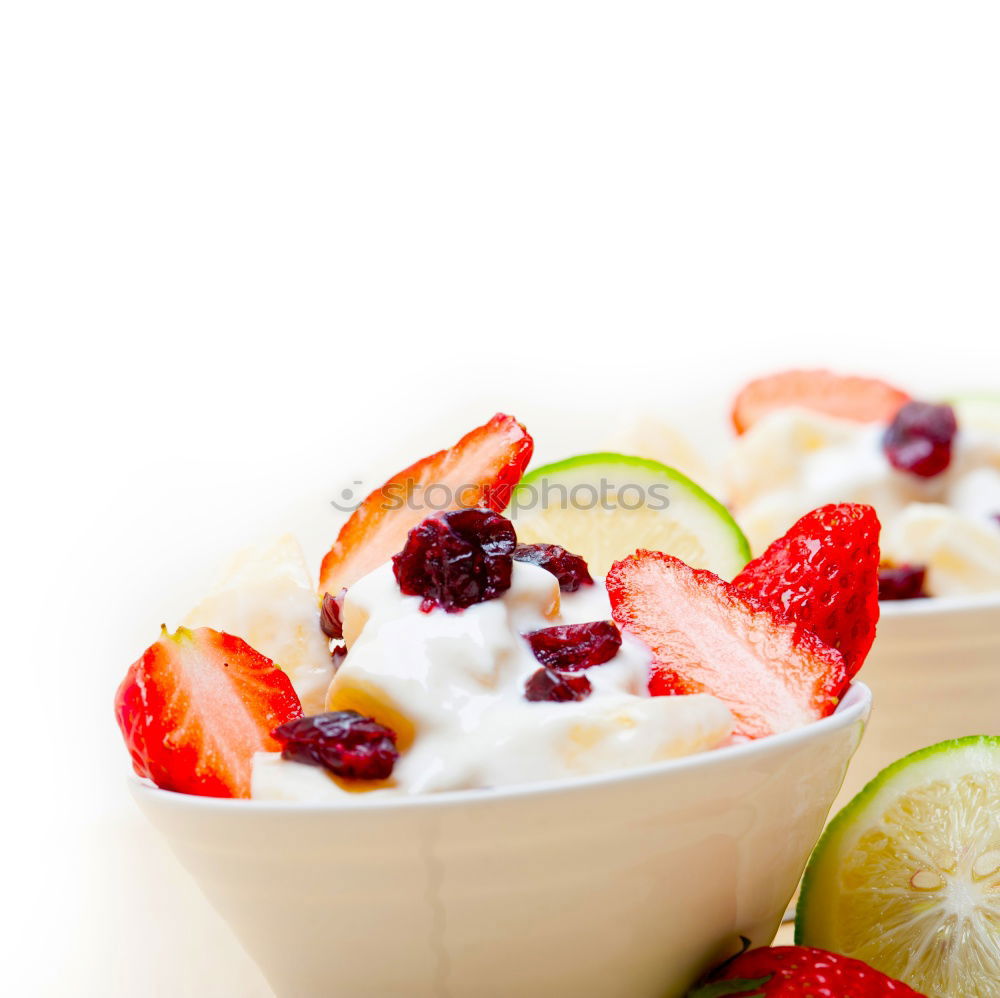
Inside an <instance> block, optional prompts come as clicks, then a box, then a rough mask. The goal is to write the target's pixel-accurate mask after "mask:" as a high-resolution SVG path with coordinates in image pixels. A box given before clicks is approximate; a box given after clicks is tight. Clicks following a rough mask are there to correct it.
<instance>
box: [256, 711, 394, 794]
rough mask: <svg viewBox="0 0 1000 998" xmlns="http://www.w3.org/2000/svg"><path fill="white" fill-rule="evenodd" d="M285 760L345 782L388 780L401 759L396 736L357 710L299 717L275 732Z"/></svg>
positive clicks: (389, 729) (390, 730)
mask: <svg viewBox="0 0 1000 998" xmlns="http://www.w3.org/2000/svg"><path fill="white" fill-rule="evenodd" d="M274 737H275V738H276V739H277V740H278V742H279V743H280V744H281V757H282V758H283V759H291V760H292V761H293V762H301V763H305V764H306V765H308V766H322V767H323V768H324V769H328V770H329V771H330V772H331V773H333V774H334V775H336V776H340V777H342V778H343V779H345V780H387V779H389V777H390V776H392V769H393V767H394V766H395V765H396V760H397V759H398V758H399V752H398V751H397V750H396V732H395V731H393V730H392V729H391V728H387V727H386V726H385V725H384V724H379V723H378V721H376V720H374V718H371V717H364V716H362V715H361V714H359V713H358V712H357V711H356V710H335V711H328V712H327V713H325V714H315V715H314V716H312V717H298V718H296V719H295V720H294V721H288V722H287V723H286V724H283V725H281V727H280V728H276V729H275V731H274Z"/></svg>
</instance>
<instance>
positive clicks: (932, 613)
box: [837, 593, 1000, 807]
mask: <svg viewBox="0 0 1000 998" xmlns="http://www.w3.org/2000/svg"><path fill="white" fill-rule="evenodd" d="M861 678H862V679H863V680H864V681H865V683H866V684H867V685H868V686H870V687H871V689H872V694H873V697H874V702H875V708H874V710H873V711H872V719H871V724H870V725H869V727H868V733H867V734H866V735H865V740H864V744H863V745H862V746H861V748H860V749H859V750H858V754H857V756H856V757H855V759H854V762H853V763H852V765H851V770H850V772H849V773H848V775H847V779H846V780H845V781H844V788H843V791H842V792H841V795H840V797H839V798H838V802H837V803H838V807H839V806H841V805H843V804H846V803H847V801H849V800H850V799H851V797H853V796H854V794H855V793H857V792H858V791H859V790H860V789H861V788H862V787H863V786H864V785H865V783H867V782H868V781H869V780H870V779H871V778H872V777H874V776H875V775H876V774H877V773H878V772H879V770H881V769H884V768H885V767H886V766H888V765H889V764H890V763H892V762H895V761H896V760H897V759H899V758H900V757H902V756H904V755H907V754H908V753H910V752H915V751H916V750H917V749H920V748H924V747H925V746H927V745H933V744H934V743H935V742H940V741H944V740H945V739H947V738H960V737H962V736H963V735H997V734H1000V593H991V594H989V595H985V596H967V597H957V596H952V597H936V598H933V599H922V600H905V601H900V602H893V603H883V604H882V618H881V620H880V621H879V626H878V637H877V638H876V639H875V644H874V646H873V647H872V651H871V654H870V655H869V657H868V661H867V662H866V663H865V666H864V669H863V670H862V672H861Z"/></svg>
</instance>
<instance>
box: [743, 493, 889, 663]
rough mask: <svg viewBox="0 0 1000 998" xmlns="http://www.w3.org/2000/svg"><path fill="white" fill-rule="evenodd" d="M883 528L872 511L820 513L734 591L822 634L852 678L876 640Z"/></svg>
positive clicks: (856, 507)
mask: <svg viewBox="0 0 1000 998" xmlns="http://www.w3.org/2000/svg"><path fill="white" fill-rule="evenodd" d="M880 529H881V525H880V524H879V522H878V517H877V516H876V515H875V510H874V509H872V507H871V506H863V505H860V504H858V503H840V504H839V505H830V506H821V507H820V508H819V509H814V510H813V511H812V512H811V513H807V514H806V515H805V516H803V517H802V519H801V520H799V521H798V523H796V524H795V525H794V526H793V527H792V528H791V530H789V531H788V533H786V534H785V535H784V537H779V538H778V539H777V540H776V541H775V542H774V543H773V544H772V545H771V546H770V547H769V548H768V549H767V550H766V551H765V552H764V553H763V554H762V555H761V556H760V557H759V558H756V559H754V561H751V562H750V564H749V565H747V566H746V568H744V569H743V571H742V572H740V574H739V575H737V576H736V578H735V579H733V587H734V588H735V589H736V590H738V591H739V592H740V593H743V594H745V595H748V596H753V597H754V598H755V599H757V600H758V601H759V602H761V603H763V604H764V605H765V606H770V607H774V608H775V609H777V610H781V611H784V612H786V613H787V614H788V615H789V616H790V617H792V618H793V619H794V620H797V621H799V622H800V623H801V624H804V625H805V626H806V627H808V628H809V630H810V631H813V632H815V633H816V634H818V635H819V637H820V638H821V639H822V640H823V641H824V642H825V643H826V644H828V645H830V646H831V647H833V648H836V649H837V651H839V652H840V653H841V655H843V656H844V664H845V665H846V666H847V672H848V677H850V676H853V675H854V674H855V673H856V672H857V671H858V669H860V668H861V666H862V664H863V663H864V660H865V656H866V655H867V654H868V650H869V649H870V648H871V646H872V642H873V641H874V640H875V625H876V624H877V623H878V578H879V572H878V566H879V548H878V535H879V530H880Z"/></svg>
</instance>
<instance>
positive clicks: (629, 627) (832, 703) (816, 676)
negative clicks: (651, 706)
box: [607, 551, 847, 738]
mask: <svg viewBox="0 0 1000 998" xmlns="http://www.w3.org/2000/svg"><path fill="white" fill-rule="evenodd" d="M607 587H608V595H609V596H610V598H611V611H612V615H613V616H614V619H615V621H616V623H617V624H618V626H619V627H620V628H621V629H622V630H623V631H628V632H629V633H631V634H632V635H634V636H635V637H637V638H639V640H641V641H642V642H644V643H645V644H646V645H647V647H649V649H650V650H651V651H652V653H653V671H652V674H651V677H650V681H649V691H650V693H652V694H653V695H654V696H665V695H673V694H685V693H711V694H713V695H714V696H716V697H718V698H719V699H720V700H722V701H723V702H724V703H725V704H726V706H728V707H729V709H730V711H731V712H732V714H733V717H734V721H735V724H734V734H736V735H740V736H744V737H747V738H760V737H763V736H765V735H771V734H775V733H776V732H780V731H788V730H790V729H792V728H798V727H801V726H803V725H805V724H809V723H810V722H812V721H815V720H817V719H819V718H821V717H825V716H826V715H827V714H829V713H831V712H832V711H833V710H834V708H835V707H836V706H837V703H838V698H839V694H840V691H841V690H842V689H843V687H844V685H845V683H846V678H847V674H846V669H845V667H844V660H843V658H842V657H841V655H840V653H839V652H838V651H836V650H835V649H833V648H830V647H829V646H828V645H826V644H824V643H823V642H822V641H821V640H820V639H819V638H818V637H816V635H815V634H813V633H812V632H811V631H809V630H807V629H806V628H804V627H803V626H802V625H801V624H798V623H797V622H795V621H793V620H792V619H791V618H789V617H787V616H786V615H784V614H782V613H780V612H778V611H776V610H773V609H770V608H767V607H765V606H763V605H761V604H759V603H757V602H756V601H755V600H753V599H751V598H749V597H746V596H743V595H742V594H741V593H739V592H738V591H737V590H736V589H734V588H733V587H732V586H731V585H730V584H729V583H727V582H724V581H723V580H722V579H720V578H719V577H718V576H717V575H714V574H713V573H712V572H708V571H704V570H698V569H693V568H691V567H690V566H688V565H685V564H684V562H682V561H680V560H679V559H677V558H674V557H672V556H671V555H667V554H663V553H661V552H657V551H637V552H636V553H635V554H634V555H631V556H629V557H628V558H625V559H623V560H622V561H618V562H615V564H614V565H612V566H611V571H610V572H609V573H608V577H607Z"/></svg>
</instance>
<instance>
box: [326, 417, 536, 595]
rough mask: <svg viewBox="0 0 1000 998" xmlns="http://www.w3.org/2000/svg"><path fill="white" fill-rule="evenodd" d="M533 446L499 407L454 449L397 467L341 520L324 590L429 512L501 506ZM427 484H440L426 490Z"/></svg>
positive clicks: (395, 542) (371, 563)
mask: <svg viewBox="0 0 1000 998" xmlns="http://www.w3.org/2000/svg"><path fill="white" fill-rule="evenodd" d="M533 446H534V444H533V442H532V439H531V437H530V436H529V435H528V431H527V430H525V428H524V427H523V426H522V425H521V424H520V423H519V422H518V421H517V420H516V419H514V417H513V416H505V415H504V414H503V413H497V415H495V416H494V417H493V418H492V419H491V420H490V421H489V422H488V423H486V424H484V425H483V426H478V427H476V429H474V430H472V431H471V432H469V433H466V435H465V436H464V437H462V439H461V440H459V442H458V443H457V444H455V446H454V447H452V448H451V449H450V450H441V451H438V452H437V453H436V454H431V455H430V457H425V458H424V459H423V460H421V461H417V463H416V464H411V465H410V467H408V468H404V469H403V470H402V471H401V472H399V474H397V475H393V477H392V478H390V479H389V481H387V482H386V483H385V484H384V485H382V486H380V487H379V488H377V489H376V490H375V491H374V492H373V493H372V494H371V495H370V496H368V498H367V499H365V501H364V502H363V503H362V504H361V505H360V506H359V507H358V508H357V509H356V510H355V511H354V512H353V513H352V514H351V518H350V519H349V520H348V521H347V523H345V524H344V526H343V527H341V529H340V533H339V534H338V535H337V540H336V543H334V545H333V547H332V548H330V550H329V551H328V552H327V554H326V557H325V558H324V559H323V564H322V566H321V567H320V573H319V574H320V578H319V591H320V593H330V594H331V595H334V596H335V595H336V594H337V593H339V592H340V591H341V589H346V588H348V587H349V586H351V585H352V584H353V583H355V582H357V581H358V579H360V578H361V577H362V576H364V575H367V574H368V573H369V572H370V571H371V570H372V569H373V568H377V567H378V566H379V565H381V564H383V563H384V562H387V561H388V560H389V559H390V558H391V557H392V556H393V555H394V554H396V553H397V552H398V551H401V550H402V548H403V545H404V544H405V543H406V536H407V534H408V533H409V532H410V530H412V529H413V528H414V527H415V526H417V524H419V523H421V522H423V520H425V519H426V518H427V516H428V515H430V513H431V512H444V511H446V510H449V509H459V508H460V507H462V506H485V507H487V508H489V509H492V510H493V511H494V512H497V513H499V512H502V511H503V510H504V509H506V508H507V503H508V502H510V494H511V491H512V489H513V488H514V486H515V485H517V483H518V482H519V481H520V480H521V475H522V474H524V469H525V468H526V467H527V465H528V462H529V461H530V460H531V451H532V448H533ZM429 486H438V487H437V488H434V489H433V490H432V491H431V493H430V495H427V489H428V487H429ZM425 497H426V501H425ZM446 500H447V501H448V503H449V505H445V501H446ZM431 501H433V503H434V505H433V508H432V507H431V505H430V502H431Z"/></svg>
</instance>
